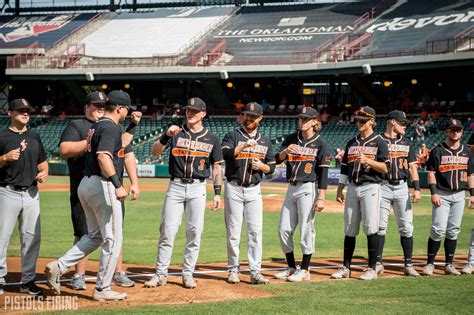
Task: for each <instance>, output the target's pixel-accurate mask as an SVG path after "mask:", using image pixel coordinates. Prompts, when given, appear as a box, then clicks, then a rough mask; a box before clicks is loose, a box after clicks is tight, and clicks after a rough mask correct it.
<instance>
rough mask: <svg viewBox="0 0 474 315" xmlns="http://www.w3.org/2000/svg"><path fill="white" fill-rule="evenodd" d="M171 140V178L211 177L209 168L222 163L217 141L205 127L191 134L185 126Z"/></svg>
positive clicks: (219, 146)
mask: <svg viewBox="0 0 474 315" xmlns="http://www.w3.org/2000/svg"><path fill="white" fill-rule="evenodd" d="M181 129H182V130H181V131H180V132H179V133H178V134H177V135H176V136H174V137H173V138H172V139H171V144H170V150H171V152H170V159H169V173H170V175H171V177H177V178H194V179H203V178H207V177H209V176H210V175H211V171H210V167H211V165H213V164H215V163H222V162H223V158H222V150H221V144H220V142H219V139H217V137H216V136H215V135H214V134H213V133H211V132H210V131H209V130H208V129H207V128H206V127H203V129H202V130H201V131H199V132H196V133H193V132H192V131H191V130H189V129H188V127H187V126H186V124H184V125H182V126H181Z"/></svg>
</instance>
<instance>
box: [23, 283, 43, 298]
mask: <svg viewBox="0 0 474 315" xmlns="http://www.w3.org/2000/svg"><path fill="white" fill-rule="evenodd" d="M20 292H21V293H28V294H29V295H42V294H43V290H41V289H40V288H38V286H36V284H35V282H34V281H30V282H28V283H24V284H22V285H21V287H20Z"/></svg>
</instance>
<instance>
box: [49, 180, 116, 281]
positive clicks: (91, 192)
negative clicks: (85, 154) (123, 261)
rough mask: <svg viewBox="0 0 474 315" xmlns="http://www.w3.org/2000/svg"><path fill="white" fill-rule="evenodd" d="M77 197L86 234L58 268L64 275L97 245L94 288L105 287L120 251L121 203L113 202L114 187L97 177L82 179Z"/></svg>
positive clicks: (70, 250)
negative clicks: (83, 218)
mask: <svg viewBox="0 0 474 315" xmlns="http://www.w3.org/2000/svg"><path fill="white" fill-rule="evenodd" d="M78 195H79V200H80V201H81V204H82V207H83V209H84V213H85V215H86V221H87V229H88V233H87V234H86V235H84V236H82V237H81V239H80V240H79V242H77V243H76V244H74V246H73V247H71V249H69V250H68V251H67V252H66V254H64V256H63V257H61V258H59V259H58V265H59V267H60V269H61V272H62V273H64V272H66V270H67V269H68V268H69V267H72V266H74V265H76V264H77V263H78V262H79V261H80V260H81V259H83V258H84V257H85V256H88V255H89V254H90V253H91V252H93V251H94V250H96V249H97V248H98V247H99V246H100V247H101V255H100V264H99V272H98V273H97V281H96V287H97V288H99V289H102V288H107V287H109V286H110V283H111V281H112V277H113V275H114V271H115V266H116V265H117V261H118V257H119V255H120V249H121V248H122V203H121V202H120V201H118V200H117V196H116V195H115V187H114V185H113V184H112V183H111V182H109V181H106V180H105V179H103V178H102V177H100V176H91V177H87V176H86V177H84V178H83V179H82V181H81V184H80V185H79V188H78Z"/></svg>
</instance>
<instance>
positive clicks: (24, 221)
mask: <svg viewBox="0 0 474 315" xmlns="http://www.w3.org/2000/svg"><path fill="white" fill-rule="evenodd" d="M17 220H19V230H20V243H21V282H22V283H28V282H30V281H33V280H34V279H35V277H36V260H37V258H38V254H39V249H40V242H41V224H40V202H39V193H38V187H30V189H28V190H27V191H16V190H13V189H11V188H9V186H7V187H0V284H5V276H6V275H7V249H8V243H9V242H10V237H11V236H12V233H13V229H14V228H15V224H16V221H17Z"/></svg>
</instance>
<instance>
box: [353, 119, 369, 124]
mask: <svg viewBox="0 0 474 315" xmlns="http://www.w3.org/2000/svg"><path fill="white" fill-rule="evenodd" d="M369 120H370V119H356V123H358V124H361V125H365V124H366V123H367V122H368V121H369Z"/></svg>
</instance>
